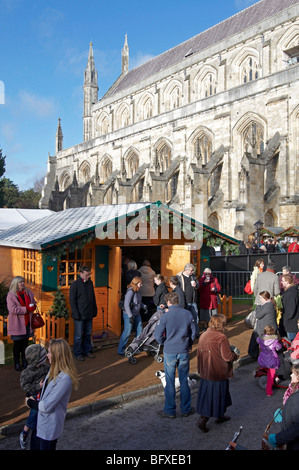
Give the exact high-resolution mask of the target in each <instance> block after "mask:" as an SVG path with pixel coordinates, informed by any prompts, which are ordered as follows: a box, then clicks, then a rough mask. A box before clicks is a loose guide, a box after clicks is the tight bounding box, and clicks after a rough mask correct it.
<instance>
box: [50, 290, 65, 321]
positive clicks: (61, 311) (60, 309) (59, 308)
mask: <svg viewBox="0 0 299 470" xmlns="http://www.w3.org/2000/svg"><path fill="white" fill-rule="evenodd" d="M53 296H54V301H53V304H52V307H51V309H50V310H49V312H48V313H49V315H50V316H51V317H53V316H55V318H62V317H64V318H65V319H66V320H67V319H68V318H69V315H70V311H69V309H68V308H67V306H66V301H65V297H64V295H63V293H62V292H61V288H60V287H58V289H57V292H55V294H53Z"/></svg>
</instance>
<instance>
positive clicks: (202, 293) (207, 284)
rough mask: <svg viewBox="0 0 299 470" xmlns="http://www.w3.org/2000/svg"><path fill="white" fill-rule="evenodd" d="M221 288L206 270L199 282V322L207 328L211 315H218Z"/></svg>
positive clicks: (210, 272)
mask: <svg viewBox="0 0 299 470" xmlns="http://www.w3.org/2000/svg"><path fill="white" fill-rule="evenodd" d="M220 290H221V286H220V284H219V282H218V279H217V278H216V277H214V276H213V274H212V271H211V270H210V269H209V268H206V269H205V270H204V272H203V275H202V277H201V278H200V280H199V306H200V321H202V322H204V323H205V325H206V326H207V325H208V323H209V321H210V319H211V317H212V315H215V314H216V313H218V297H217V294H219V293H220Z"/></svg>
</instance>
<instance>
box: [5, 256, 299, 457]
mask: <svg viewBox="0 0 299 470" xmlns="http://www.w3.org/2000/svg"><path fill="white" fill-rule="evenodd" d="M264 268H265V266H264V261H263V260H262V259H258V260H257V262H256V264H255V266H254V269H253V272H252V276H251V287H252V291H253V308H254V309H255V316H256V322H255V326H254V329H253V333H252V337H251V340H250V344H249V350H248V352H249V354H250V355H252V357H253V358H254V359H255V360H257V361H258V363H259V365H260V366H262V367H266V368H267V387H266V394H267V396H269V397H270V396H271V395H272V393H273V392H272V389H273V384H274V380H275V376H276V370H277V368H278V367H279V357H278V351H279V350H280V349H281V342H280V338H281V336H282V335H284V336H286V337H287V338H288V340H289V341H290V342H291V346H290V351H289V352H290V358H289V361H290V362H291V364H292V367H293V373H292V376H291V377H292V378H291V382H290V387H289V389H288V395H287V398H288V400H287V402H288V403H290V404H291V403H293V405H292V406H291V405H288V406H287V407H286V406H285V407H284V411H283V413H282V418H281V419H282V423H283V427H282V431H281V433H278V434H276V435H272V436H271V443H272V445H273V446H277V445H280V444H281V443H286V444H287V445H288V447H289V448H296V449H298V448H299V432H298V423H299V421H298V419H297V417H298V412H297V411H296V408H295V405H297V404H298V397H299V395H298V391H299V380H298V379H299V375H298V374H299V372H298V367H297V366H296V364H297V362H299V333H298V330H299V295H298V282H299V281H298V280H297V278H296V277H295V276H294V275H292V273H291V269H290V268H289V267H287V266H285V267H284V269H283V274H282V276H281V278H278V276H277V275H276V273H275V264H273V263H272V262H271V261H270V262H268V264H267V267H266V269H264ZM122 274H123V283H122V286H123V294H124V301H123V307H122V316H123V332H122V334H121V337H120V341H119V345H118V349H117V353H118V354H120V355H122V356H123V355H125V350H126V347H127V343H128V340H129V337H130V335H131V333H132V331H133V328H134V330H135V335H136V337H138V336H139V335H140V334H141V332H142V329H143V323H144V321H148V320H149V319H150V318H151V315H152V314H153V312H155V311H157V310H159V311H160V310H161V311H162V312H163V314H162V315H161V316H160V317H159V320H158V322H157V326H156V329H155V332H154V337H155V340H156V341H157V343H159V344H160V345H161V346H163V356H164V372H165V378H166V386H165V388H164V396H165V402H164V409H163V410H161V411H160V412H159V414H160V416H162V417H163V418H172V419H173V418H175V416H176V400H175V396H176V390H175V376H176V372H177V373H178V377H179V380H180V412H181V416H182V417H188V416H190V415H192V414H193V413H195V412H196V413H197V414H198V416H199V419H198V421H197V427H198V428H199V429H200V430H201V431H202V432H204V433H206V432H208V431H209V428H208V426H207V423H208V421H209V419H211V418H215V419H216V422H217V423H223V422H224V421H226V420H228V419H230V418H229V416H227V414H226V410H227V408H228V407H229V406H230V405H231V404H232V400H231V396H230V391H229V379H230V377H231V376H232V374H233V363H234V361H236V360H237V359H238V357H239V351H238V350H237V349H236V348H235V347H233V346H231V345H230V344H229V341H228V338H227V335H226V332H225V331H226V318H225V316H224V315H222V314H219V313H218V304H219V302H220V300H219V294H220V293H221V285H220V284H219V281H218V279H217V278H216V277H215V276H214V275H213V273H212V271H211V269H209V268H206V269H204V271H203V273H202V275H201V276H199V277H197V276H196V273H195V267H194V265H193V264H191V263H187V264H186V265H185V266H184V267H183V269H182V270H181V271H180V272H178V273H177V275H175V276H171V277H170V279H169V280H167V278H166V277H165V276H163V275H162V274H160V273H156V272H155V271H154V270H153V269H152V267H151V263H150V262H149V260H144V262H143V264H142V266H141V267H140V268H138V267H137V264H136V262H135V261H132V260H128V261H127V263H126V264H125V267H124V268H123V273H122ZM69 296H70V305H71V310H72V318H73V320H74V324H75V331H74V347H73V351H71V349H70V347H69V345H68V344H67V343H66V342H65V341H64V340H62V339H57V340H51V342H50V345H49V349H48V352H47V351H46V350H45V349H44V348H43V347H42V346H41V345H38V344H33V345H30V346H28V339H29V338H30V337H31V336H32V327H31V317H32V314H33V312H34V311H35V309H36V301H35V299H34V296H33V293H32V292H31V291H30V289H28V288H26V286H25V280H24V278H22V277H20V276H17V277H16V278H14V279H13V281H12V283H11V286H10V289H9V293H8V296H7V306H8V311H9V330H8V334H10V335H11V338H12V340H13V343H14V344H13V355H14V364H15V369H16V370H17V371H21V370H22V369H23V371H22V374H21V380H20V384H21V387H22V389H23V390H24V392H25V393H26V404H27V406H28V407H29V408H30V413H29V416H28V420H27V422H26V425H25V426H24V429H23V430H22V432H21V435H20V445H21V448H22V449H24V448H26V445H27V438H28V433H29V430H31V431H32V432H31V442H30V447H31V449H49V450H55V449H56V444H57V439H58V438H59V436H60V435H61V433H62V431H63V424H64V419H65V415H66V409H67V405H68V402H69V398H70V394H71V391H72V388H73V387H74V388H76V387H77V385H78V379H77V373H76V367H75V360H78V361H82V360H85V358H86V357H89V358H93V357H94V354H93V347H92V340H91V330H92V319H93V318H94V317H95V316H96V315H97V306H96V301H95V294H94V287H93V283H92V281H91V278H90V269H89V268H88V267H87V266H82V267H81V269H80V275H79V277H78V279H77V280H76V281H74V282H73V283H72V285H71V288H70V293H69ZM277 296H280V297H281V299H282V309H278V308H277V304H276V302H275V298H276V297H277ZM278 310H279V315H278ZM141 312H143V318H142V316H141ZM199 325H201V328H202V329H201V331H200V329H199ZM196 339H197V340H198V347H197V364H198V373H199V375H200V383H199V389H198V396H197V402H196V407H192V406H191V392H190V387H189V384H188V376H189V364H190V357H189V353H190V351H191V349H192V345H193V344H194V342H195V340H196ZM46 358H48V362H49V364H46ZM296 361H297V362H296ZM296 367H297V369H296ZM293 395H294V396H293ZM291 396H292V399H290V397H291ZM285 401H286V400H285ZM298 409H299V408H298V407H297V410H298ZM294 410H295V411H294ZM291 428H292V432H291V430H290V429H291ZM288 436H289V437H288Z"/></svg>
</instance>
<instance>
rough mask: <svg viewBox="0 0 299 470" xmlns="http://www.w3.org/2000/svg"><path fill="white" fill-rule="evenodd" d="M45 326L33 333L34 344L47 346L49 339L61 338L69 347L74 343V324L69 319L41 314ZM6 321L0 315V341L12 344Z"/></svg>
mask: <svg viewBox="0 0 299 470" xmlns="http://www.w3.org/2000/svg"><path fill="white" fill-rule="evenodd" d="M41 315H42V317H43V319H44V322H45V325H44V326H43V327H42V328H38V329H37V330H35V331H34V340H35V342H36V343H41V344H42V345H46V346H47V345H48V344H49V341H50V339H51V338H63V339H65V340H66V341H67V342H68V343H69V345H70V346H72V345H73V343H74V322H73V320H72V319H71V318H70V319H69V320H66V319H65V318H55V317H51V316H50V315H47V314H41ZM7 323H8V319H7V318H4V317H3V316H1V315H0V341H7V342H8V343H12V342H13V341H12V340H11V338H10V336H9V335H7Z"/></svg>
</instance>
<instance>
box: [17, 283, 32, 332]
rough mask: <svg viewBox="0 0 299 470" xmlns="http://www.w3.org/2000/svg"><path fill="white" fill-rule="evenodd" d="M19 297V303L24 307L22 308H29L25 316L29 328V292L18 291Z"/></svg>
mask: <svg viewBox="0 0 299 470" xmlns="http://www.w3.org/2000/svg"><path fill="white" fill-rule="evenodd" d="M17 296H18V299H19V302H20V304H21V305H22V307H26V308H27V312H26V313H25V315H24V317H25V326H27V325H29V312H28V308H29V304H30V297H29V295H28V294H27V292H26V291H25V290H23V291H20V292H19V291H18V292H17Z"/></svg>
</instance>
